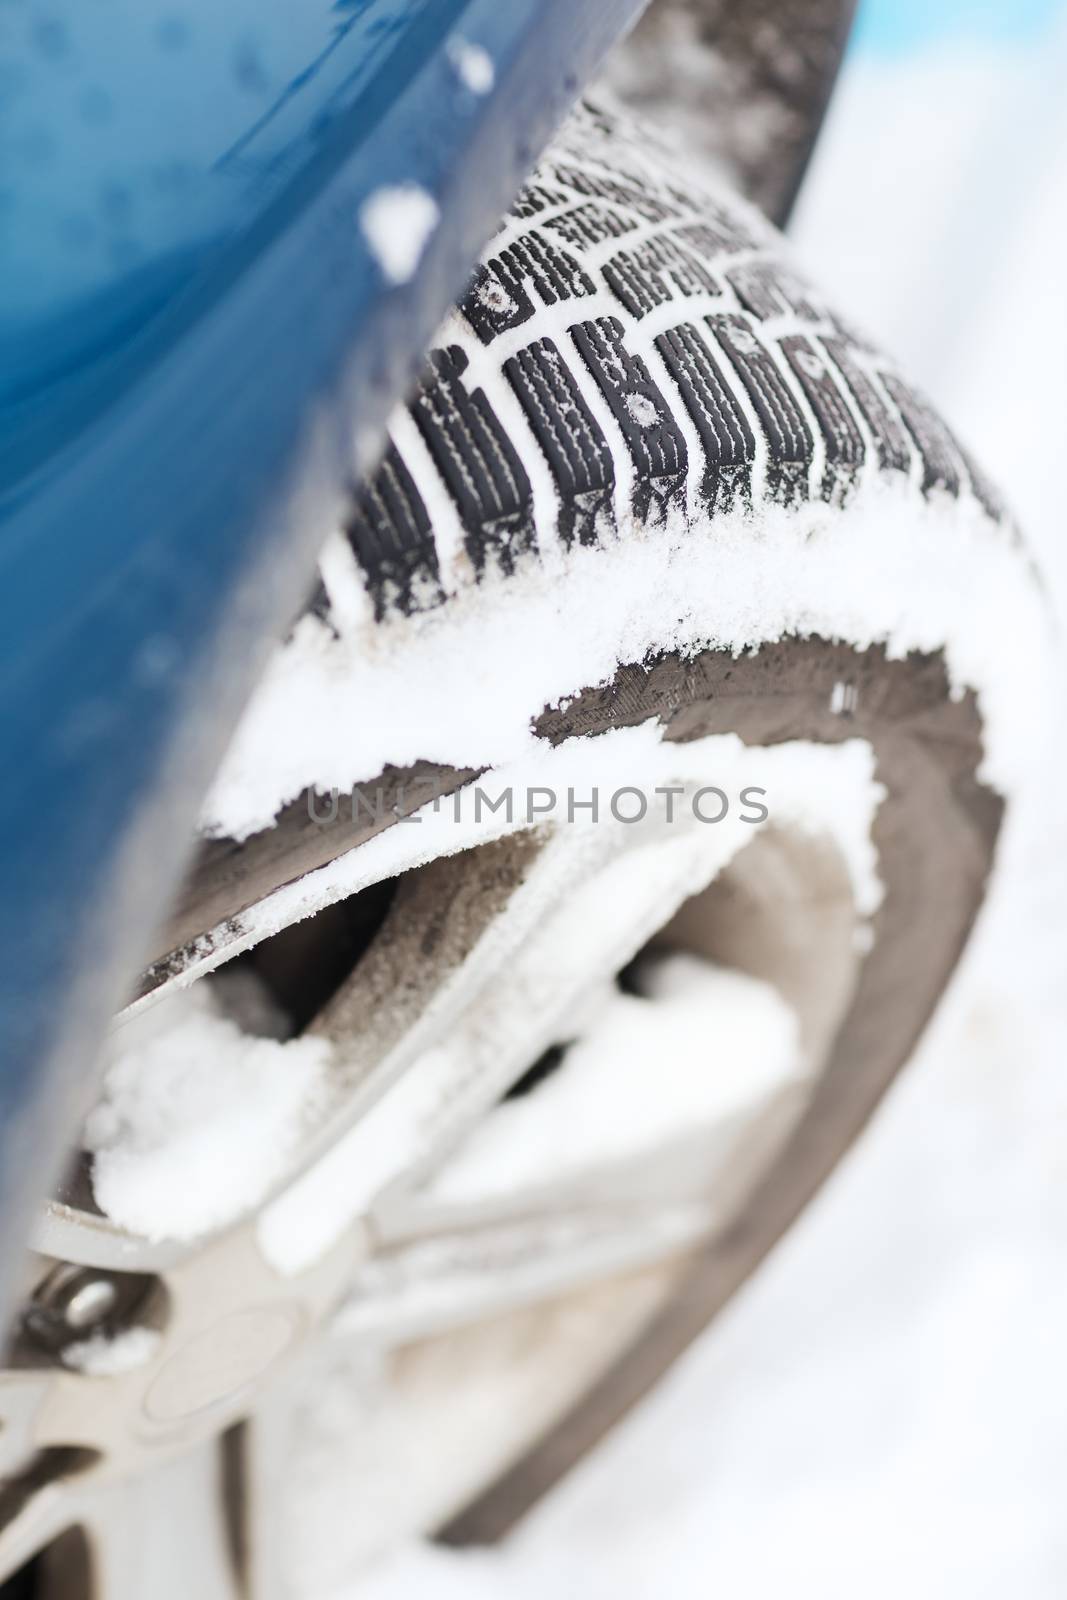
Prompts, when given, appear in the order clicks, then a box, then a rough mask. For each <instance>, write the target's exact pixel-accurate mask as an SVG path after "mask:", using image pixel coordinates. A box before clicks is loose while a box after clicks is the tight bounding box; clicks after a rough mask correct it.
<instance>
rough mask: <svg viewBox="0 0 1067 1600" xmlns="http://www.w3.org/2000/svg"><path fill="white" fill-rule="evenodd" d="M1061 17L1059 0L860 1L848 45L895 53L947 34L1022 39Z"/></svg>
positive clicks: (1065, 10) (1064, 12) (1065, 12)
mask: <svg viewBox="0 0 1067 1600" xmlns="http://www.w3.org/2000/svg"><path fill="white" fill-rule="evenodd" d="M1062 17H1067V3H1065V0H860V6H859V13H858V15H857V18H856V28H855V33H854V34H853V47H854V48H855V49H859V50H862V51H863V52H864V53H865V54H867V55H882V56H900V55H906V54H908V53H910V52H911V51H913V50H921V49H923V48H924V47H926V46H928V45H933V44H942V43H944V42H946V41H951V40H953V39H956V40H959V41H960V42H961V43H962V42H964V41H968V42H972V43H976V44H978V43H997V42H1000V43H1005V42H1018V43H1026V42H1028V41H1031V40H1036V39H1039V38H1040V37H1041V36H1042V34H1044V33H1046V32H1047V31H1048V30H1049V29H1050V28H1051V27H1052V26H1053V25H1054V24H1055V23H1056V22H1057V20H1059V19H1060V18H1062Z"/></svg>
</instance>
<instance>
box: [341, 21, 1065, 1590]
mask: <svg viewBox="0 0 1067 1600" xmlns="http://www.w3.org/2000/svg"><path fill="white" fill-rule="evenodd" d="M887 9H888V8H887V4H886V3H883V4H882V10H883V11H886V10H887ZM905 9H906V8H905ZM934 9H936V8H933V7H932V8H931V10H934ZM950 9H951V8H950ZM1002 9H1005V10H1006V9H1007V8H1006V7H1002ZM1023 9H1026V8H1023ZM1029 9H1031V10H1032V9H1033V8H1032V7H1031V8H1029ZM957 10H958V8H957ZM1064 21H1065V23H1067V19H1064ZM1065 67H1067V26H1060V27H1059V29H1058V31H1057V26H1056V25H1055V24H1054V23H1053V24H1049V23H1048V22H1047V21H1046V23H1045V24H1044V27H1043V30H1042V29H1041V28H1038V29H1036V31H1034V30H1032V33H1031V37H1030V38H1029V39H1028V40H1025V41H1023V42H1021V43H1018V44H1013V43H1012V42H1011V41H1010V40H1008V41H1005V40H1003V39H998V40H996V41H993V42H986V43H985V44H983V43H981V42H976V43H975V44H974V45H973V46H972V47H968V48H966V49H964V48H961V46H960V45H959V43H958V42H956V43H953V42H952V40H951V39H944V38H943V39H941V40H937V39H935V40H933V41H932V42H931V43H930V44H929V45H928V46H927V47H926V49H925V53H924V54H923V55H922V56H920V57H918V58H916V57H915V56H914V55H913V56H911V57H906V58H905V57H898V58H896V59H891V60H888V59H880V60H876V59H874V57H873V56H872V55H870V54H866V55H865V54H863V53H862V52H860V53H859V55H858V57H857V59H856V60H855V61H854V62H853V65H852V67H851V70H850V73H849V75H848V76H847V78H846V80H845V82H844V84H843V87H842V89H841V92H840V94H839V97H838V100H837V103H836V105H835V107H834V111H833V115H832V119H831V124H830V129H829V134H828V137H827V139H826V141H825V144H824V146H823V149H822V151H821V153H820V156H819V158H818V161H817V164H816V168H815V171H814V173H813V177H812V181H811V183H810V185H809V188H808V191H807V193H806V196H805V200H804V204H803V207H802V210H801V214H800V216H799V218H798V224H797V230H796V231H797V239H798V243H799V245H800V247H801V249H802V250H803V252H804V254H805V255H806V257H807V259H808V261H809V263H810V264H811V266H812V268H813V270H814V271H815V272H816V273H817V274H818V276H819V277H820V278H821V279H822V280H823V282H824V283H825V284H826V286H827V288H828V289H830V290H832V291H833V292H834V293H835V294H836V295H837V298H838V299H839V300H840V301H843V302H844V303H845V305H846V307H847V308H849V309H850V310H851V311H852V312H853V313H854V314H855V315H856V317H857V318H858V319H860V320H862V321H863V322H865V323H866V324H867V325H868V326H870V327H871V328H872V329H873V331H875V332H876V333H878V334H879V335H880V336H881V337H883V338H884V339H885V340H886V342H887V343H889V344H890V345H891V346H893V347H894V348H895V349H896V350H897V351H899V353H900V354H901V356H902V357H903V358H904V359H905V360H906V361H907V362H909V363H910V365H911V367H912V369H913V371H914V372H915V373H916V374H917V376H918V377H919V378H920V379H921V380H922V381H924V382H925V383H926V385H927V387H928V388H929V389H930V390H931V391H932V392H933V393H934V395H935V397H936V398H937V399H938V400H939V401H940V403H941V404H942V405H943V406H944V407H945V409H946V410H947V411H948V412H949V414H950V416H951V417H952V418H953V420H954V421H955V422H957V423H958V425H959V427H960V429H961V431H962V432H963V434H964V435H965V437H967V438H968V441H969V442H970V443H972V444H973V446H974V447H975V449H976V451H977V453H978V454H980V455H981V456H982V457H983V459H985V460H986V461H988V463H989V464H990V466H991V467H992V468H993V470H994V472H995V473H997V474H998V475H999V477H1000V480H1001V482H1002V483H1003V485H1004V486H1005V488H1006V489H1007V490H1008V491H1009V494H1010V496H1011V498H1012V500H1013V503H1014V504H1015V506H1016V508H1017V509H1018V512H1019V514H1020V517H1021V519H1022V521H1023V523H1024V526H1025V527H1026V529H1027V531H1028V534H1029V536H1030V539H1031V541H1032V543H1033V544H1034V546H1035V548H1036V549H1037V551H1038V554H1039V557H1040V559H1041V561H1042V562H1043V564H1044V567H1045V570H1046V573H1047V574H1048V577H1049V580H1050V584H1051V586H1052V588H1053V591H1054V593H1055V594H1056V596H1057V598H1058V600H1059V602H1060V606H1061V611H1062V609H1063V604H1064V603H1067V541H1065V540H1064V538H1063V529H1062V517H1063V513H1062V510H1061V503H1060V494H1059V475H1060V472H1061V470H1062V468H1061V465H1060V463H1061V457H1062V452H1063V443H1062V441H1063V440H1064V438H1065V437H1067V389H1065V388H1064V378H1063V375H1064V372H1065V370H1067V359H1065V358H1067V319H1065V317H1064V313H1063V309H1062V283H1063V256H1064V250H1065V247H1067V131H1065V125H1064V120H1063V115H1062V110H1061V105H1062V87H1061V86H1062V79H1063V72H1064V69H1065ZM990 626H993V619H992V618H991V619H990ZM1064 688H1065V689H1067V683H1065V685H1064ZM1053 742H1054V741H1050V744H1051V743H1053ZM1065 778H1067V771H1065V767H1064V762H1063V760H1062V759H1060V758H1058V757H1057V755H1056V753H1055V751H1054V750H1051V749H1050V754H1049V768H1048V775H1047V779H1046V782H1045V783H1044V785H1043V786H1042V789H1041V792H1040V793H1039V794H1038V795H1037V796H1036V797H1035V800H1034V802H1033V803H1032V805H1031V807H1030V811H1029V814H1028V815H1027V816H1025V817H1023V818H1022V819H1021V821H1020V824H1019V826H1018V827H1017V828H1016V831H1015V834H1014V837H1013V838H1012V839H1010V840H1009V844H1008V849H1007V852H1006V860H1005V863H1004V865H1005V869H1006V870H1005V871H1004V872H1003V874H1002V880H1001V884H1000V887H999V890H998V893H997V896H996V899H995V901H994V904H993V906H992V908H991V910H990V912H989V913H988V914H987V916H986V919H985V922H984V925H983V927H982V929H981V933H980V936H979V938H978V940H977V942H976V944H975V946H974V947H973V948H972V952H971V956H970V958H969V960H968V962H967V965H966V969H965V971H964V973H963V975H962V977H961V979H960V981H959V982H958V984H957V986H956V991H955V993H954V995H953V997H952V1000H951V1001H950V1003H949V1004H948V1005H947V1006H946V1008H945V1009H944V1011H943V1013H942V1016H941V1018H940V1021H939V1024H938V1026H937V1028H936V1029H935V1031H934V1033H933V1035H932V1036H931V1037H930V1038H929V1039H928V1041H927V1044H926V1046H925V1048H924V1050H923V1052H922V1054H921V1057H920V1059H919V1060H917V1061H916V1063H915V1064H914V1066H913V1068H912V1070H911V1071H910V1073H909V1075H908V1076H907V1078H906V1079H905V1081H904V1082H903V1083H902V1084H901V1085H900V1087H899V1088H898V1090H897V1091H896V1093H895V1094H894V1096H893V1097H892V1099H891V1101H890V1103H889V1104H888V1106H887V1107H886V1109H885V1111H884V1113H883V1114H882V1116H881V1117H880V1119H879V1120H878V1122H877V1124H876V1126H875V1127H874V1129H873V1130H872V1132H871V1133H870V1135H869V1136H868V1137H867V1138H866V1140H865V1141H864V1142H863V1144H862V1145H861V1147H860V1148H859V1149H858V1150H857V1151H856V1152H855V1154H854V1156H853V1157H852V1158H851V1160H850V1161H849V1162H848V1164H847V1165H846V1167H845V1169H844V1170H843V1171H841V1172H840V1173H839V1175H838V1176H837V1178H836V1179H835V1181H834V1182H833V1184H832V1185H831V1186H830V1187H829V1189H828V1190H827V1191H826V1192H825V1194H824V1195H823V1197H822V1198H821V1199H820V1201H819V1202H818V1204H817V1205H816V1206H815V1207H814V1208H813V1209H812V1210H811V1212H810V1213H809V1214H808V1215H807V1217H806V1218H805V1220H804V1221H803V1223H802V1224H801V1226H799V1227H798V1228H797V1229H796V1230H795V1232H794V1233H793V1235H792V1236H791V1237H790V1238H789V1240H788V1241H787V1242H786V1244H785V1245H784V1246H783V1247H782V1248H781V1249H780V1250H779V1251H778V1253H777V1254H776V1256H775V1257H774V1259H773V1260H772V1261H771V1263H770V1264H769V1265H768V1266H767V1268H766V1269H765V1270H764V1271H763V1272H762V1273H761V1274H760V1276H759V1277H758V1279H757V1280H756V1281H755V1282H754V1283H753V1284H752V1285H751V1286H750V1287H749V1289H748V1290H747V1291H746V1293H745V1294H744V1295H743V1296H742V1297H741V1298H740V1299H739V1300H738V1301H737V1302H736V1303H735V1305H734V1306H733V1308H732V1309H731V1311H730V1312H729V1314H728V1315H727V1316H725V1317H724V1318H723V1319H722V1320H721V1321H720V1323H719V1324H718V1325H717V1327H716V1328H715V1329H714V1330H713V1332H712V1333H711V1334H710V1335H709V1336H707V1337H706V1338H705V1339H704V1341H703V1343H702V1344H701V1345H700V1346H699V1347H698V1348H697V1349H696V1350H695V1351H694V1352H693V1353H692V1354H691V1356H690V1357H689V1359H688V1360H687V1361H686V1362H685V1363H684V1364H683V1365H682V1366H681V1367H680V1368H679V1369H677V1370H676V1372H675V1374H674V1376H673V1377H672V1379H671V1380H670V1381H669V1382H668V1383H667V1384H665V1385H664V1386H663V1388H662V1389H661V1391H660V1393H659V1394H658V1395H657V1396H656V1397H655V1398H654V1399H653V1401H652V1402H651V1403H649V1404H648V1405H647V1406H646V1407H645V1409H644V1411H643V1412H642V1413H641V1414H640V1415H639V1416H638V1417H636V1418H635V1419H633V1420H632V1421H631V1423H630V1424H629V1425H628V1426H627V1427H626V1428H625V1429H623V1430H621V1431H620V1432H619V1433H618V1434H617V1435H616V1436H615V1438H614V1439H613V1440H612V1441H611V1442H610V1443H609V1444H608V1445H607V1446H606V1447H605V1448H604V1449H602V1450H601V1451H600V1453H599V1454H598V1455H597V1456H596V1458H595V1459H593V1460H592V1461H591V1462H590V1463H589V1464H588V1465H587V1466H586V1467H585V1468H584V1469H583V1470H582V1471H581V1472H580V1473H579V1474H577V1475H576V1476H575V1477H574V1478H573V1479H572V1480H571V1481H570V1482H569V1483H568V1485H567V1486H566V1488H565V1489H564V1490H562V1491H561V1492H560V1493H558V1494H557V1495H556V1496H555V1497H554V1498H553V1499H552V1500H551V1501H550V1502H549V1503H548V1504H547V1505H545V1506H544V1507H543V1508H542V1510H541V1511H540V1512H539V1513H538V1515H537V1516H536V1517H534V1518H533V1519H531V1521H530V1522H529V1523H528V1525H527V1526H526V1527H525V1528H524V1529H523V1530H522V1531H521V1532H520V1534H519V1535H518V1536H516V1537H515V1538H514V1539H513V1540H512V1541H511V1543H510V1544H509V1546H508V1547H507V1549H506V1550H505V1551H503V1552H501V1553H499V1554H493V1555H477V1556H474V1557H459V1556H455V1555H448V1554H443V1553H438V1552H431V1551H424V1550H416V1551H410V1552H407V1553H405V1554H403V1555H402V1556H400V1557H399V1558H398V1559H397V1561H396V1562H395V1563H394V1565H393V1566H392V1567H391V1568H389V1569H388V1570H385V1571H381V1572H379V1573H378V1574H376V1575H375V1576H374V1578H373V1579H372V1581H370V1582H369V1583H365V1584H363V1585H361V1586H360V1588H359V1594H360V1596H361V1597H366V1600H450V1597H452V1596H463V1597H464V1600H481V1597H482V1596H486V1597H488V1596H493V1597H494V1600H495V1597H497V1596H499V1595H500V1594H501V1593H506V1594H507V1595H509V1596H514V1597H517V1600H523V1597H525V1596H527V1595H529V1596H531V1597H532V1596H538V1597H539V1600H540V1597H542V1596H544V1595H546V1594H552V1595H565V1596H569V1595H579V1594H580V1595H582V1596H583V1597H584V1600H601V1597H603V1600H608V1597H611V1600H644V1597H645V1596H648V1597H650V1600H651V1597H652V1596H655V1597H656V1600H660V1597H663V1596H669V1597H670V1600H697V1597H700V1600H704V1597H706V1596H708V1595H709V1594H713V1593H716V1594H721V1595H724V1596H730V1597H731V1600H736V1597H745V1600H763V1597H768V1600H769V1597H771V1596H774V1597H778V1596H780V1595H783V1594H787V1595H789V1596H791V1597H807V1596H811V1597H812V1600H814V1597H815V1596H818V1597H819V1600H853V1597H854V1596H855V1595H856V1594H857V1593H862V1594H863V1595H864V1596H865V1597H866V1600H880V1597H882V1596H886V1597H888V1596H894V1597H896V1596H899V1595H900V1594H902V1593H907V1594H908V1595H909V1596H911V1597H913V1600H945V1597H946V1596H948V1597H956V1596H960V1597H962V1596H966V1597H967V1600H985V1597H988V1600H1002V1597H1007V1596H1009V1595H1010V1596H1015V1595H1024V1596H1026V1597H1027V1600H1054V1597H1055V1600H1059V1597H1060V1596H1061V1595H1062V1594H1063V1592H1064V1589H1065V1587H1067V1523H1065V1521H1064V1518H1063V1514H1062V1507H1063V1503H1064V1492H1065V1490H1067V1383H1065V1382H1064V1378H1063V1374H1062V1357H1061V1352H1062V1351H1063V1350H1065V1349H1067V1281H1065V1278H1064V1274H1063V1270H1062V1264H1063V1260H1064V1255H1065V1250H1067V1074H1065V1063H1064V1060H1063V1055H1064V1050H1063V1046H1062V1044H1061V1040H1064V1039H1067V986H1065V984H1064V982H1063V979H1062V976H1061V973H1060V965H1061V961H1062V956H1063V953H1064V951H1065V950H1067V910H1065V904H1067V823H1065V820H1064V809H1063V803H1062V795H1063V786H1064V780H1065ZM315 1600H320V1597H318V1596H316V1597H315Z"/></svg>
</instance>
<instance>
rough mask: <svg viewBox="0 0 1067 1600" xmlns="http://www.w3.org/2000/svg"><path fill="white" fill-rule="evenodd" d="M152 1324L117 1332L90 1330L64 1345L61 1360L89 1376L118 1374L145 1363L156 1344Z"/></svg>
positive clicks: (97, 1376)
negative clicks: (83, 1335) (87, 1335)
mask: <svg viewBox="0 0 1067 1600" xmlns="http://www.w3.org/2000/svg"><path fill="white" fill-rule="evenodd" d="M160 1343H161V1335H160V1334H159V1332H158V1330H157V1329H155V1328H124V1329H123V1330H122V1331H121V1332H120V1333H116V1334H107V1333H94V1334H92V1335H90V1337H89V1338H88V1339H79V1340H77V1341H76V1342H75V1343H74V1344H68V1345H64V1347H63V1350H62V1361H63V1365H64V1366H65V1367H70V1368H71V1369H72V1371H74V1372H84V1373H85V1375H86V1376H87V1377H90V1378H120V1377H123V1376H124V1375H125V1374H126V1373H127V1372H135V1371H136V1370H137V1368H138V1367H143V1366H145V1365H146V1364H147V1363H148V1362H149V1361H151V1359H152V1357H153V1356H154V1355H155V1353H156V1351H157V1350H158V1349H159V1348H160Z"/></svg>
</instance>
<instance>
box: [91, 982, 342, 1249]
mask: <svg viewBox="0 0 1067 1600" xmlns="http://www.w3.org/2000/svg"><path fill="white" fill-rule="evenodd" d="M329 1058H330V1046H329V1044H328V1043H327V1042H326V1041H325V1040H323V1039H315V1038H302V1039H293V1040H290V1041H288V1042H285V1043H282V1042H280V1041H279V1040H277V1039H272V1038H264V1037H261V1036H258V1035H256V1034H253V1033H249V1032H245V1031H244V1029H242V1027H241V1026H240V1025H239V1023H238V1022H236V1021H234V1020H233V1019H232V1018H231V1017H228V1016H225V1015H223V1014H221V1012H220V1010H219V1006H218V1002H217V1000H216V998H215V995H214V994H213V992H212V990H211V987H210V985H209V984H206V983H205V984H197V985H194V986H193V987H192V988H190V989H188V990H185V991H182V992H181V993H178V994H176V995H173V996H168V997H167V998H166V999H165V1000H163V1001H161V1003H160V1004H159V1005H158V1006H156V1007H155V1008H153V1009H152V1010H150V1011H148V1012H145V1013H144V1014H142V1015H140V1016H137V1017H133V1018H131V1019H129V1020H128V1021H126V1022H124V1023H123V1024H121V1025H120V1027H119V1028H118V1029H117V1031H116V1032H115V1034H114V1035H113V1036H112V1039H111V1042H110V1046H109V1050H108V1056H107V1061H106V1065H105V1069H104V1077H103V1084H102V1091H101V1094H100V1098H99V1099H98V1101H97V1103H96V1105H95V1106H94V1107H93V1110H92V1111H91V1112H90V1113H89V1116H88V1118H87V1120H86V1124H85V1130H84V1144H85V1148H86V1149H87V1150H88V1151H90V1152H91V1154H92V1158H93V1159H92V1184H93V1193H94V1195H95V1198H96V1201H97V1204H98V1205H99V1206H100V1208H101V1210H103V1211H105V1212H106V1213H107V1215H108V1216H109V1217H111V1218H112V1220H113V1221H114V1222H117V1223H118V1224H119V1225H120V1226H122V1227H125V1228H128V1229H129V1230H130V1231H131V1232H133V1233H136V1234H140V1235H141V1236H143V1237H145V1238H149V1239H163V1238H174V1239H189V1238H193V1237H195V1236H196V1235H198V1234H201V1233H206V1232H207V1231H209V1230H210V1229H212V1228H215V1227H218V1226H219V1225H220V1224H222V1223H224V1222H227V1221H229V1220H230V1219H231V1218H232V1217H234V1216H236V1215H238V1214H239V1213H240V1212H241V1211H243V1210H245V1209H246V1208H247V1207H249V1206H252V1205H254V1204H255V1203H256V1202H257V1201H258V1200H260V1199H262V1198H263V1196H264V1195H265V1194H266V1193H267V1192H268V1191H269V1189H270V1188H271V1185H272V1184H273V1183H274V1182H275V1181H276V1180H277V1179H278V1178H280V1177H281V1176H282V1174H283V1173H284V1171H285V1168H286V1165H287V1163H288V1161H289V1160H290V1158H291V1156H292V1154H293V1151H294V1149H295V1148H296V1145H297V1143H298V1141H299V1139H300V1137H301V1132H302V1130H303V1128H304V1126H305V1125H306V1123H307V1121H308V1120H309V1118H310V1117H311V1116H312V1115H313V1114H315V1113H317V1112H318V1111H319V1110H320V1109H321V1105H322V1101H323V1099H324V1097H325V1095H326V1093H327V1088H328V1076H327V1069H328V1065H329Z"/></svg>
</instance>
